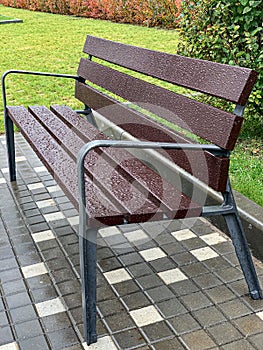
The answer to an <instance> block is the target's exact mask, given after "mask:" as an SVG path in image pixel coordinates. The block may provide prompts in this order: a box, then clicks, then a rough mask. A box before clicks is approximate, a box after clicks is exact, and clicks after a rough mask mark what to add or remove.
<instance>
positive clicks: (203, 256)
mask: <svg viewBox="0 0 263 350" xmlns="http://www.w3.org/2000/svg"><path fill="white" fill-rule="evenodd" d="M190 253H192V254H193V255H194V256H195V257H196V259H197V260H199V261H204V260H207V259H212V258H216V257H217V256H219V255H218V254H217V253H216V252H215V251H214V250H213V249H211V248H210V247H204V248H199V249H194V250H191V251H190Z"/></svg>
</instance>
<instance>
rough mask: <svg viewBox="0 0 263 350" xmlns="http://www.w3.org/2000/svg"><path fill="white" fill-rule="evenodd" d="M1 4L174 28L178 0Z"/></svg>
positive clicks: (3, 0)
mask: <svg viewBox="0 0 263 350" xmlns="http://www.w3.org/2000/svg"><path fill="white" fill-rule="evenodd" d="M0 4H3V5H6V6H10V7H17V8H24V9H29V10H33V11H43V12H51V13H60V14H64V15H76V16H85V17H91V18H99V19H108V20H111V21H115V22H123V23H133V24H141V25H145V26H149V27H153V26H159V27H164V28H174V27H176V25H177V20H178V16H179V13H180V4H181V0H89V1H82V0H0Z"/></svg>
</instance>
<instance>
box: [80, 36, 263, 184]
mask: <svg viewBox="0 0 263 350" xmlns="http://www.w3.org/2000/svg"><path fill="white" fill-rule="evenodd" d="M84 52H85V53H87V54H88V55H89V58H88V59H84V58H82V59H81V61H80V64H79V68H78V75H79V76H80V77H82V78H83V81H82V82H77V83H76V91H75V95H76V97H77V98H78V99H79V100H81V101H82V102H83V103H85V104H86V105H88V106H89V107H91V108H93V109H94V110H100V111H103V110H105V111H106V110H107V109H105V108H104V107H107V106H115V108H109V109H108V110H107V114H106V115H105V117H106V118H109V119H110V120H112V121H113V122H114V123H116V124H117V125H119V126H120V127H121V128H123V129H124V130H125V131H128V132H130V133H131V134H132V135H133V136H135V137H137V138H139V139H144V140H151V141H174V140H176V141H178V142H189V140H187V138H185V136H184V133H183V134H181V135H180V134H179V133H178V132H175V131H174V130H173V129H172V128H171V130H170V131H167V129H162V127H161V126H159V127H157V126H156V122H154V121H153V120H151V118H149V117H147V116H144V115H143V114H142V113H140V112H138V111H135V110H134V109H130V108H128V107H127V106H126V105H124V104H121V103H120V102H119V101H117V100H116V99H115V98H114V97H109V95H108V94H104V93H102V92H101V91H99V90H98V89H96V88H95V87H94V85H93V84H95V85H97V86H99V87H101V88H103V89H105V90H107V91H108V92H111V93H112V94H114V95H117V96H118V97H120V98H122V99H125V100H127V101H129V102H132V103H133V104H135V105H138V106H140V107H142V108H144V109H147V110H148V111H149V112H151V113H154V114H155V115H157V116H159V117H161V118H163V119H165V120H166V121H167V122H170V123H174V124H176V125H178V126H179V127H181V128H183V129H184V130H187V131H189V132H191V133H193V134H195V135H197V136H198V137H200V138H202V139H204V140H206V141H208V142H211V143H213V144H216V145H218V146H220V147H222V148H224V149H226V150H232V149H233V148H234V145H235V143H236V140H237V137H238V134H239V132H240V128H241V125H242V121H243V117H242V116H240V115H235V114H234V113H229V112H227V111H224V110H221V109H218V108H215V107H213V106H210V105H208V104H205V103H201V102H198V101H196V100H194V99H192V98H190V97H188V96H184V95H180V94H178V93H175V92H173V91H171V90H170V89H169V90H168V89H166V88H164V87H161V86H159V85H156V84H155V83H154V84H153V83H150V82H148V81H145V80H142V79H140V78H138V77H135V76H134V75H133V76H132V75H130V71H133V72H136V74H137V73H142V74H144V75H146V76H150V77H153V78H157V79H159V80H161V81H165V82H168V83H172V84H174V85H178V86H181V87H185V88H189V89H191V90H194V91H198V92H201V93H205V94H208V95H211V96H215V97H218V98H222V99H224V100H227V101H231V102H234V103H236V104H238V105H241V106H244V105H245V104H246V101H247V99H248V97H249V94H250V92H251V90H252V88H253V85H254V83H255V81H256V78H257V73H256V72H255V71H253V70H251V69H248V68H241V67H236V66H229V65H224V64H219V63H214V62H209V61H204V60H198V59H192V58H188V57H182V56H178V55H172V54H167V53H162V52H157V51H152V50H148V49H144V48H139V47H134V46H130V45H125V44H122V43H117V42H112V41H109V40H106V39H101V38H97V37H93V36H87V39H86V43H85V45H84ZM92 57H96V58H99V59H100V60H102V61H106V62H110V63H112V64H114V65H115V66H114V67H113V68H111V67H110V66H109V65H104V64H103V63H104V62H101V61H100V62H95V61H92V60H91V59H92ZM117 66H120V67H124V68H126V72H127V74H126V73H124V72H123V71H119V70H117V69H116V67H117ZM136 74H135V75H136ZM137 75H138V74H137ZM88 82H91V83H92V84H91V85H89V83H88ZM102 113H103V112H102ZM105 113H106V112H105ZM142 120H143V123H142ZM136 124H137V125H140V127H137V128H136V127H135V125H136ZM170 153H171V156H172V157H173V159H175V160H176V162H177V163H178V165H180V166H181V167H182V168H184V169H185V170H187V171H189V172H190V173H192V172H191V164H189V160H187V159H186V158H185V157H184V156H183V154H181V155H180V153H179V156H178V152H177V154H176V155H175V154H174V152H173V151H171V152H170ZM205 157H206V162H207V164H208V172H209V176H208V179H207V180H206V178H207V176H206V175H204V174H203V175H202V164H200V174H199V172H198V171H197V172H196V171H195V176H196V173H198V177H199V178H200V179H201V180H203V181H205V182H207V183H208V184H209V186H211V187H212V188H214V189H216V190H218V191H224V189H225V186H226V179H227V173H228V172H227V170H228V159H226V158H222V157H220V158H219V157H215V156H213V155H211V154H208V152H206V155H205ZM215 171H216V172H217V173H215ZM210 173H211V174H210ZM215 178H216V179H217V180H215Z"/></svg>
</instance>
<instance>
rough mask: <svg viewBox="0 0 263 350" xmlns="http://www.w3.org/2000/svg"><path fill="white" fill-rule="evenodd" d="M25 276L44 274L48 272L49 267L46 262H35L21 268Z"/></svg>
mask: <svg viewBox="0 0 263 350" xmlns="http://www.w3.org/2000/svg"><path fill="white" fill-rule="evenodd" d="M21 269H22V272H23V275H24V276H25V278H30V277H34V276H39V275H44V274H45V273H47V272H48V271H47V268H46V266H45V264H44V263H38V264H33V265H29V266H24V267H22V268H21Z"/></svg>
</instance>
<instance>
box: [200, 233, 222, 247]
mask: <svg viewBox="0 0 263 350" xmlns="http://www.w3.org/2000/svg"><path fill="white" fill-rule="evenodd" d="M200 238H201V239H202V240H203V241H204V242H205V243H207V244H208V245H214V244H218V243H223V242H226V241H227V239H226V238H225V237H223V236H222V235H220V234H219V233H218V232H213V233H209V234H208V235H203V236H200Z"/></svg>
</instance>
